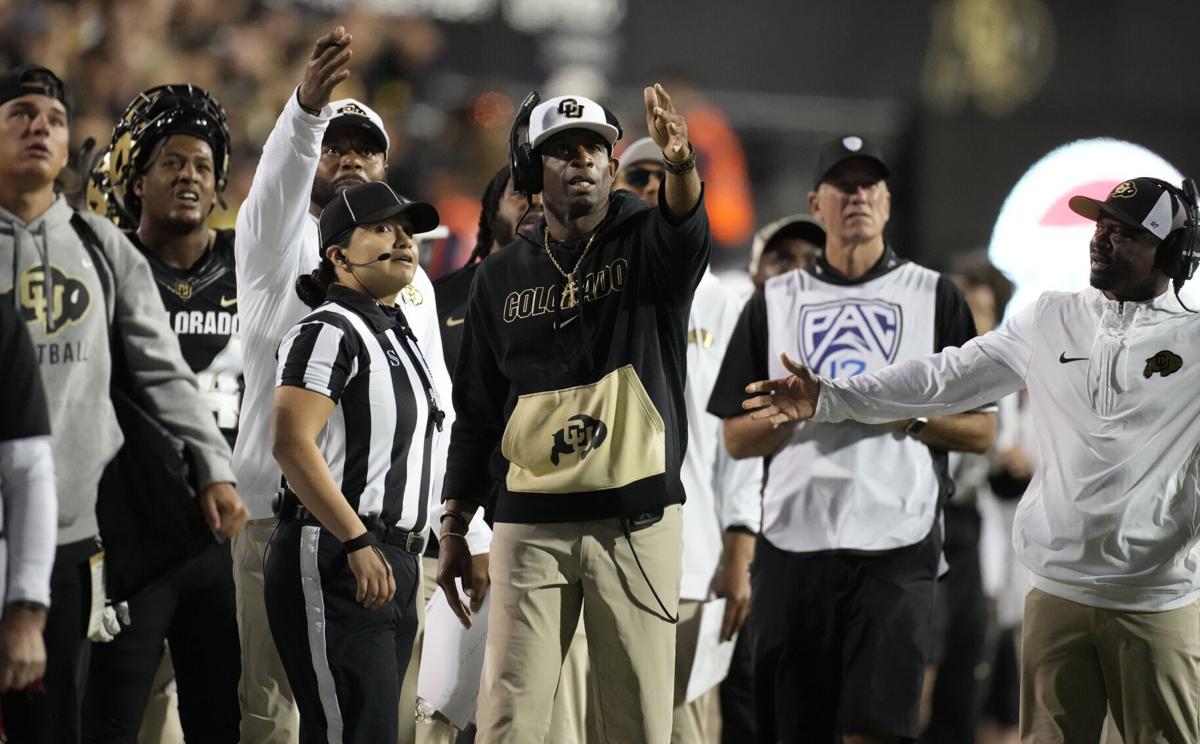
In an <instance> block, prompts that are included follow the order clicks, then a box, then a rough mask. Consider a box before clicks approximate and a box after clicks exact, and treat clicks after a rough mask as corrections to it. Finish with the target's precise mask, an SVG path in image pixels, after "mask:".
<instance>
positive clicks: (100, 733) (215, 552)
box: [83, 543, 242, 744]
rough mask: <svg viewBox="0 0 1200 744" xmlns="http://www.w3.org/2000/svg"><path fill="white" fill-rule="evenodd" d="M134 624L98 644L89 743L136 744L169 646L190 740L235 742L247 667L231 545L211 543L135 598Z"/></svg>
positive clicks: (86, 717) (88, 696)
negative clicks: (239, 693) (240, 638)
mask: <svg viewBox="0 0 1200 744" xmlns="http://www.w3.org/2000/svg"><path fill="white" fill-rule="evenodd" d="M129 619H130V624H129V627H127V628H124V629H122V630H121V632H120V634H119V635H117V637H116V638H115V639H113V640H112V641H111V642H110V643H96V644H93V645H92V662H91V665H90V667H89V670H88V682H87V691H86V693H85V694H84V698H83V742H84V744H102V743H103V744H109V743H112V744H120V743H124V744H135V742H137V738H138V731H139V730H140V729H141V725H142V716H143V714H144V713H145V712H146V703H147V702H148V701H149V699H150V692H151V689H150V688H151V686H152V684H153V682H154V674H155V672H156V671H157V670H158V665H159V662H160V661H161V660H162V655H163V641H164V640H166V641H167V642H168V643H169V644H170V645H171V663H172V665H173V666H174V668H175V686H176V690H177V691H178V696H179V721H180V726H181V727H182V728H183V734H184V737H185V738H186V739H187V740H188V741H189V742H191V741H198V742H210V743H211V744H222V743H225V742H227V743H228V744H236V742H237V741H238V736H239V734H238V724H239V722H240V721H241V717H242V716H241V709H240V707H239V705H238V697H237V685H238V679H239V677H240V676H241V671H242V658H241V646H240V645H239V644H238V629H237V617H236V612H235V608H234V590H233V561H232V556H231V554H230V549H229V545H228V544H227V543H226V544H222V545H213V546H211V547H209V548H208V549H206V550H205V551H204V552H203V553H202V554H201V555H200V556H199V557H197V558H196V560H195V561H193V562H192V563H190V564H188V565H187V566H185V567H184V568H183V569H182V570H180V571H179V572H178V573H177V574H175V575H174V576H172V577H171V578H170V579H169V580H167V581H163V582H161V583H159V584H157V585H155V586H152V587H150V588H148V589H146V590H144V591H142V592H140V593H139V594H138V595H137V596H135V597H134V598H133V599H131V600H129Z"/></svg>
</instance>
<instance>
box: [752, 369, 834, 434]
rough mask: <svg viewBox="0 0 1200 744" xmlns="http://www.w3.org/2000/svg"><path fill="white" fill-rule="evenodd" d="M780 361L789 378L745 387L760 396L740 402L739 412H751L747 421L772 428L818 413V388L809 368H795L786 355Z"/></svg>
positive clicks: (754, 383) (753, 383) (819, 392)
mask: <svg viewBox="0 0 1200 744" xmlns="http://www.w3.org/2000/svg"><path fill="white" fill-rule="evenodd" d="M779 358H780V359H781V360H782V361H783V366H784V368H785V369H787V371H788V372H791V373H792V374H791V375H789V376H787V377H780V378H779V379H776V380H760V381H758V382H752V383H750V384H749V385H747V386H746V392H747V393H750V394H751V395H754V394H755V393H761V394H760V395H755V397H753V398H747V399H746V400H744V401H742V408H744V409H745V410H747V411H750V412H751V413H750V418H752V419H754V420H756V421H758V420H762V419H766V420H767V421H770V422H771V423H772V424H773V425H775V426H780V425H782V424H788V423H795V422H797V421H806V420H808V419H810V418H812V416H813V414H814V413H816V411H817V397H818V396H819V395H820V394H821V384H820V382H818V381H817V377H816V375H814V374H813V373H812V371H811V370H810V369H809V368H808V367H805V366H804V365H802V364H796V363H795V362H793V361H792V360H791V358H789V357H788V355H787V354H781V355H780V357H779Z"/></svg>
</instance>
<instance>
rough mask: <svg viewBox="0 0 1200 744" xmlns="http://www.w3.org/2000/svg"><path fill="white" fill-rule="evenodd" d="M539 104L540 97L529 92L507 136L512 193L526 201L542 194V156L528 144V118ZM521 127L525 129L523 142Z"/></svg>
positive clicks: (535, 93)
mask: <svg viewBox="0 0 1200 744" xmlns="http://www.w3.org/2000/svg"><path fill="white" fill-rule="evenodd" d="M541 102H542V97H541V96H540V95H538V92H537V91H536V90H531V91H529V95H527V96H525V100H524V101H522V102H521V108H519V109H517V117H516V118H515V119H513V125H512V131H511V132H509V135H508V170H509V173H510V174H511V176H512V187H513V191H516V192H517V193H520V194H524V195H525V197H526V198H527V199H532V198H533V195H534V194H540V193H542V156H541V155H539V154H538V153H537V152H535V151H534V149H533V146H532V145H530V144H529V117H530V116H531V115H532V114H533V109H534V107H535V106H537V105H538V104H539V103H541ZM522 127H524V129H525V136H524V141H523V142H522V141H521V132H520V130H521V128H522Z"/></svg>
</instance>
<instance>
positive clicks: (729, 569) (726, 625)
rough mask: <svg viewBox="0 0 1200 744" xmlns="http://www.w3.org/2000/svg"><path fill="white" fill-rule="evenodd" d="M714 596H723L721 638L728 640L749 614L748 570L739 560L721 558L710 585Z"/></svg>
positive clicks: (739, 628) (743, 562)
mask: <svg viewBox="0 0 1200 744" xmlns="http://www.w3.org/2000/svg"><path fill="white" fill-rule="evenodd" d="M710 589H711V591H712V593H713V596H714V597H718V598H720V597H724V598H725V617H724V619H723V620H722V621H721V640H722V641H728V640H731V639H732V638H733V635H734V633H737V632H738V631H739V630H741V628H742V625H743V624H745V622H746V615H748V614H750V571H749V567H748V565H747V563H746V562H745V561H741V560H726V559H722V560H721V565H719V566H717V573H716V574H714V575H713V580H712V586H711V587H710Z"/></svg>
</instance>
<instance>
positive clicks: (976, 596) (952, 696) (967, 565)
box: [921, 256, 1013, 744]
mask: <svg viewBox="0 0 1200 744" xmlns="http://www.w3.org/2000/svg"><path fill="white" fill-rule="evenodd" d="M951 279H952V280H953V281H954V283H955V284H956V285H958V288H959V289H960V290H962V293H963V296H964V297H965V298H966V300H967V305H968V306H970V308H971V314H972V315H973V316H974V318H975V331H976V333H978V334H979V335H980V336H982V335H983V334H985V333H987V332H988V331H990V330H992V329H993V328H995V327H996V324H997V323H998V322H999V319H1000V317H1002V316H1003V314H1004V308H1005V307H1006V306H1007V305H1008V301H1009V300H1010V299H1011V298H1012V294H1013V285H1012V282H1010V281H1009V280H1008V277H1006V276H1004V274H1003V273H1002V272H1001V271H1000V270H999V269H997V268H996V267H995V266H993V265H992V264H991V263H989V262H988V261H987V258H986V257H978V256H972V257H970V258H968V259H966V260H964V261H963V262H961V263H960V264H959V265H958V266H957V273H955V274H953V275H951ZM993 460H994V456H993V455H989V454H971V453H965V452H951V453H950V474H951V476H952V477H953V479H954V486H955V488H954V495H953V496H952V497H951V498H950V500H949V501H948V502H947V503H946V505H945V508H944V511H943V516H942V518H943V521H942V524H943V531H944V535H945V538H944V543H943V551H944V553H945V556H946V561H947V562H948V563H949V564H950V571H949V573H948V574H946V576H944V577H943V578H942V580H941V582H940V583H939V585H938V591H937V597H936V599H935V603H934V605H935V606H934V655H933V658H932V659H931V661H930V667H929V670H928V672H927V674H926V678H925V689H924V700H923V710H924V713H925V714H926V716H927V718H926V719H925V720H927V721H928V725H927V726H926V728H925V731H924V733H922V735H921V741H922V742H923V744H940V743H942V742H945V743H947V744H958V742H967V741H971V739H972V737H973V736H974V735H975V729H976V727H977V723H978V718H979V713H980V709H981V707H982V705H983V695H984V693H985V692H986V687H985V685H984V682H985V680H986V677H985V675H982V674H980V672H981V671H984V670H986V669H987V668H988V666H987V662H988V661H990V659H989V658H988V657H989V647H988V644H987V634H988V602H987V598H986V596H985V594H984V583H983V577H982V572H981V566H980V537H981V530H982V524H981V518H980V511H979V508H978V506H977V504H978V502H979V500H980V499H982V498H985V495H984V493H983V492H984V491H985V490H988V474H989V472H990V470H991V468H992V462H993ZM1010 526H1011V525H1010Z"/></svg>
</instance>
